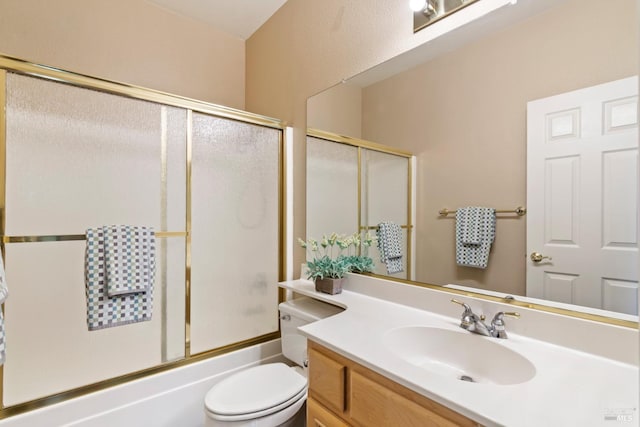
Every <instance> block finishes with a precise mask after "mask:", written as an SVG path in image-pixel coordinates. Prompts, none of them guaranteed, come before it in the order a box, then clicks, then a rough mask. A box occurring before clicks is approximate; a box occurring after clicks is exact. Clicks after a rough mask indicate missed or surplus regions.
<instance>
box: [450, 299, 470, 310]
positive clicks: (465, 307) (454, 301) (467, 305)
mask: <svg viewBox="0 0 640 427" xmlns="http://www.w3.org/2000/svg"><path fill="white" fill-rule="evenodd" d="M451 302H453V303H456V304H460V305H461V306H463V307H464V309H465V311H466V310H469V311H471V307H469V304H466V303H464V302H462V301H458V300H457V299H455V298H451Z"/></svg>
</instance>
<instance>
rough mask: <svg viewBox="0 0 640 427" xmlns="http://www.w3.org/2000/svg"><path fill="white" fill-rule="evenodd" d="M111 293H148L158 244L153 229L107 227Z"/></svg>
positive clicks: (108, 276) (105, 240) (106, 243)
mask: <svg viewBox="0 0 640 427" xmlns="http://www.w3.org/2000/svg"><path fill="white" fill-rule="evenodd" d="M103 230H104V233H105V234H104V246H105V253H104V255H105V266H106V269H107V294H108V295H109V297H112V296H115V295H123V294H130V293H134V292H146V291H148V290H149V287H150V286H151V279H152V278H153V276H152V274H151V253H152V251H153V248H154V246H155V244H156V239H155V235H154V232H153V229H152V228H147V227H132V226H130V225H111V226H109V227H103Z"/></svg>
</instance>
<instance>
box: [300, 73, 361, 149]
mask: <svg viewBox="0 0 640 427" xmlns="http://www.w3.org/2000/svg"><path fill="white" fill-rule="evenodd" d="M307 126H308V127H310V128H313V129H320V130H325V131H330V132H333V133H337V134H338V135H345V136H351V137H353V138H360V137H361V134H362V89H361V88H360V87H358V86H351V85H345V84H339V85H337V86H334V87H332V88H331V90H325V91H323V92H321V93H319V94H318V95H316V96H313V97H311V98H309V101H308V102H307Z"/></svg>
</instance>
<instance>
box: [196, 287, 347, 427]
mask: <svg viewBox="0 0 640 427" xmlns="http://www.w3.org/2000/svg"><path fill="white" fill-rule="evenodd" d="M279 309H280V330H281V333H282V354H283V355H284V356H285V357H286V358H287V359H289V360H291V361H292V362H294V363H296V365H298V366H294V367H290V366H287V365H285V364H284V363H269V364H266V365H258V366H254V367H252V368H249V369H245V370H243V371H241V372H238V373H236V374H233V375H231V376H229V377H227V378H225V379H224V380H222V381H220V382H219V383H217V384H216V385H214V386H213V387H212V388H211V390H209V392H208V393H207V395H206V396H205V400H204V406H205V413H206V417H205V426H233V427H298V426H304V425H305V424H304V423H305V401H306V399H307V372H306V367H304V366H305V365H306V362H307V340H306V338H305V337H304V336H302V335H300V334H299V333H298V330H297V329H298V327H299V326H302V325H306V324H307V323H311V322H314V321H316V320H319V319H322V318H325V317H329V316H332V315H334V314H336V313H339V312H341V311H342V309H341V308H339V307H335V306H333V305H329V304H326V303H323V302H320V301H317V300H314V299H311V298H306V297H305V298H297V299H294V300H290V301H286V302H283V303H282V304H280V306H279ZM303 367H304V368H303Z"/></svg>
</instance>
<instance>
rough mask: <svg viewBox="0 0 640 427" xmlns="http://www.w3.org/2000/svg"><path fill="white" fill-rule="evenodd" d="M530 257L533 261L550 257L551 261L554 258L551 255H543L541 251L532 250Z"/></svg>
mask: <svg viewBox="0 0 640 427" xmlns="http://www.w3.org/2000/svg"><path fill="white" fill-rule="evenodd" d="M530 258H531V261H533V262H540V261H542V260H543V259H548V260H549V261H551V260H552V259H553V258H551V257H550V256H546V255H542V254H541V253H540V252H531V257H530Z"/></svg>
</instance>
